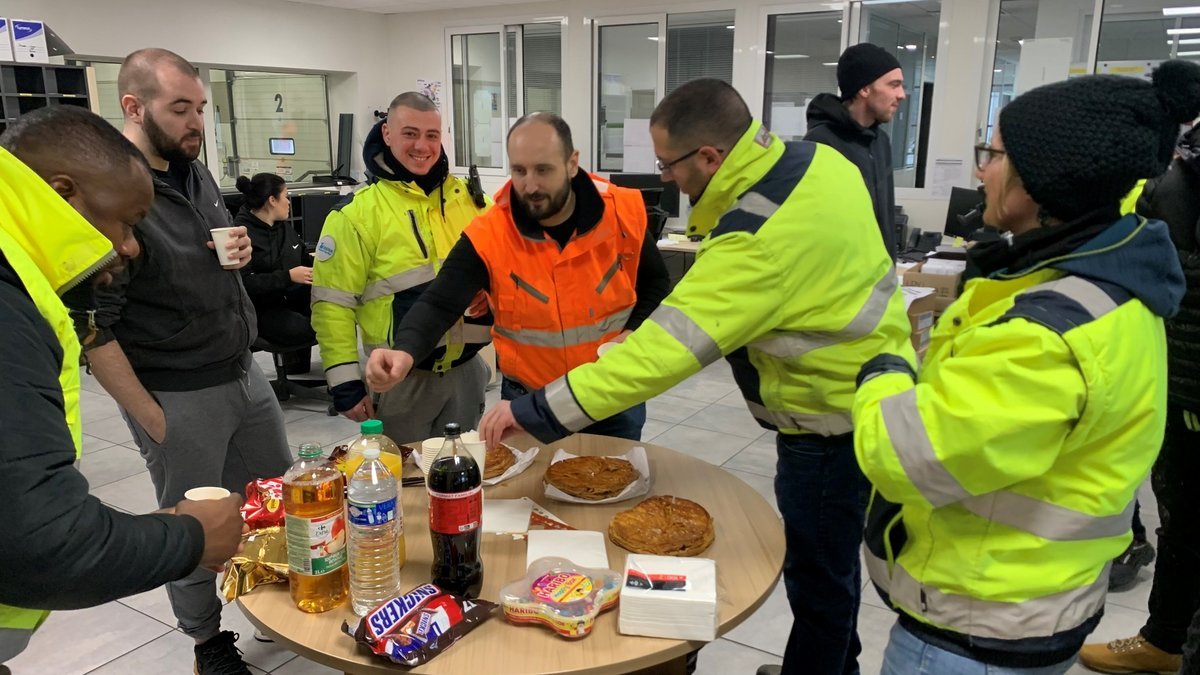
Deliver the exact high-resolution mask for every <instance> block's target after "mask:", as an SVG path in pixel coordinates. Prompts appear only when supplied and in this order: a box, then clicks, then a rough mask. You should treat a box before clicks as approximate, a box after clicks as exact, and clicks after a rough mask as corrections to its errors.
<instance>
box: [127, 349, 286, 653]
mask: <svg viewBox="0 0 1200 675" xmlns="http://www.w3.org/2000/svg"><path fill="white" fill-rule="evenodd" d="M151 394H153V395H154V398H156V399H158V402H159V405H161V406H162V409H163V414H164V415H165V416H166V418H167V437H166V438H165V439H164V440H163V442H162V443H161V444H160V443H156V442H154V441H153V440H151V439H150V436H148V435H147V434H146V431H145V430H144V429H142V427H141V425H140V424H138V423H137V422H135V421H134V420H133V418H131V417H130V416H129V414H128V413H126V412H125V411H124V410H122V411H121V414H122V415H123V416H124V417H125V421H126V422H127V423H128V424H129V429H130V430H131V431H132V432H133V437H134V440H135V441H136V442H137V444H138V449H139V450H140V451H141V453H142V459H144V460H146V468H148V469H149V470H150V480H151V481H152V482H153V483H154V491H155V493H156V494H157V496H158V505H159V506H160V507H167V506H174V505H175V504H176V503H178V502H179V501H180V500H182V499H183V493H184V492H187V491H188V490H190V489H191V488H194V487H199V486H202V485H219V486H221V487H223V488H225V489H227V490H229V491H230V492H238V493H242V494H243V496H244V494H245V489H246V483H248V482H250V481H252V480H254V479H256V478H271V477H274V476H280V475H283V473H284V472H285V471H287V469H288V467H289V466H290V465H291V463H292V453H291V450H290V449H289V448H288V442H287V436H286V435H285V433H284V429H283V411H281V410H280V409H279V403H278V402H277V401H276V400H275V394H274V393H272V391H271V385H270V384H269V383H268V382H267V378H266V376H264V375H263V373H262V370H260V369H259V367H258V364H256V363H254V361H253V360H251V361H250V367H249V371H248V372H247V373H246V374H245V375H243V376H242V377H241V378H240V379H238V380H234V381H232V382H226V383H225V384H220V385H217V386H215V387H208V388H206V389H199V390H196V391H153V392H151ZM215 579H216V574H215V573H213V572H210V571H208V570H205V569H197V570H196V571H194V572H192V573H191V574H189V575H188V576H186V577H184V578H183V579H180V580H179V581H172V582H170V583H168V584H167V595H168V596H169V597H170V599H171V609H172V610H174V612H175V618H176V619H178V620H179V628H180V630H182V631H183V632H184V633H185V634H186V635H189V636H191V637H193V638H195V639H196V640H199V641H201V642H203V641H204V640H207V639H209V638H211V637H215V636H216V635H217V633H219V632H220V631H221V601H220V599H218V597H217V590H216V584H215V583H214V581H215Z"/></svg>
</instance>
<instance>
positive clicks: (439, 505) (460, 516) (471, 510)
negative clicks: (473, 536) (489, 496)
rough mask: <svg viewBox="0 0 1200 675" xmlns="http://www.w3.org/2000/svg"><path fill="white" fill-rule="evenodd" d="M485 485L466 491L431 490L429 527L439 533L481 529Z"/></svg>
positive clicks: (460, 532) (459, 532)
mask: <svg viewBox="0 0 1200 675" xmlns="http://www.w3.org/2000/svg"><path fill="white" fill-rule="evenodd" d="M482 514H483V487H482V486H480V487H477V488H474V489H471V490H468V491H466V492H434V491H433V490H430V491H429V529H430V530H431V531H433V532H437V533H438V534H463V533H465V532H474V531H475V530H478V529H479V521H480V518H481V516H482Z"/></svg>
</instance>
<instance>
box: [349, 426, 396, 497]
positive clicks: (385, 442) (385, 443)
mask: <svg viewBox="0 0 1200 675" xmlns="http://www.w3.org/2000/svg"><path fill="white" fill-rule="evenodd" d="M358 431H359V433H360V434H361V435H360V436H359V437H358V438H357V439H355V441H354V442H353V443H351V444H350V447H349V448H347V449H346V456H345V457H344V458H342V460H341V461H340V462H338V468H339V469H341V470H342V474H343V475H345V476H346V482H347V483H349V482H350V478H351V477H352V476H353V475H354V472H355V471H357V470H358V465H359V464H362V462H363V448H364V447H366V444H367V443H374V444H377V445H378V446H379V461H381V462H383V465H384V466H386V467H387V469H388V471H389V472H391V474H392V475H393V476H395V477H396V482H397V483H398V482H400V479H401V475H402V473H403V471H402V470H403V467H404V455H401V454H400V446H398V445H396V442H395V441H393V440H392V439H390V438H388V437H387V436H384V435H383V422H381V421H379V420H367V421H365V422H363V423H362V424H360V425H359V426H358Z"/></svg>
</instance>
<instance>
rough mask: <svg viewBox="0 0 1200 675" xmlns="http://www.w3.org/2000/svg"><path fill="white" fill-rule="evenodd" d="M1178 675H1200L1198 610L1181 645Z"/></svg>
mask: <svg viewBox="0 0 1200 675" xmlns="http://www.w3.org/2000/svg"><path fill="white" fill-rule="evenodd" d="M1179 675H1200V609H1197V610H1196V614H1195V616H1193V617H1192V627H1191V628H1189V629H1188V638H1187V642H1186V643H1184V645H1183V667H1182V668H1180V669H1179Z"/></svg>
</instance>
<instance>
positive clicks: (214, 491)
mask: <svg viewBox="0 0 1200 675" xmlns="http://www.w3.org/2000/svg"><path fill="white" fill-rule="evenodd" d="M229 495H230V492H229V490H226V489H225V488H223V487H195V488H192V489H191V490H188V491H187V492H185V493H183V498H184V499H190V500H192V501H194V502H201V501H204V500H206V499H224V498H226V497H228V496H229Z"/></svg>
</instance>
